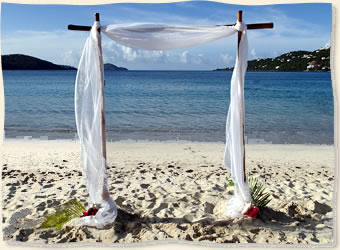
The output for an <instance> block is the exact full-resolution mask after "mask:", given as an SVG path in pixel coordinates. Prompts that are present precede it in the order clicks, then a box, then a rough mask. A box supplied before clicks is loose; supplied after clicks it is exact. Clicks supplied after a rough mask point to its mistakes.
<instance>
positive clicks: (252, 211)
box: [244, 207, 260, 219]
mask: <svg viewBox="0 0 340 250" xmlns="http://www.w3.org/2000/svg"><path fill="white" fill-rule="evenodd" d="M259 212H260V210H259V209H258V208H257V207H250V208H249V209H248V210H247V212H245V213H244V215H247V216H249V217H251V218H253V219H256V217H257V215H258V214H259Z"/></svg>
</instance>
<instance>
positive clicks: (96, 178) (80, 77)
mask: <svg viewBox="0 0 340 250" xmlns="http://www.w3.org/2000/svg"><path fill="white" fill-rule="evenodd" d="M99 27H100V28H101V32H102V33H104V34H105V35H107V36H108V37H109V38H111V39H112V40H114V41H115V42H117V43H119V44H121V45H124V46H128V47H133V48H136V49H143V50H171V49H179V48H185V47H191V46H195V45H200V44H204V43H208V42H210V41H214V40H217V39H221V38H224V37H227V36H230V35H232V34H234V33H236V32H238V31H241V32H242V38H241V41H240V44H239V53H236V63H235V67H234V71H233V74H232V79H231V85H230V105H229V110H228V116H227V122H226V147H225V155H224V165H225V167H226V168H227V170H228V171H230V172H231V175H232V180H233V182H234V187H235V193H234V196H233V197H232V198H231V199H230V200H229V201H228V202H227V208H226V215H227V216H232V217H237V216H241V215H242V214H243V210H245V209H246V208H247V207H248V206H249V204H250V191H249V187H248V184H247V182H244V180H243V179H244V174H243V152H244V145H243V128H242V120H244V94H243V90H244V77H245V72H246V69H247V53H248V44H247V26H246V25H245V24H244V23H242V22H237V23H236V24H235V25H233V26H172V25H165V24H144V23H136V24H123V25H120V24H119V25H118V24H115V25H107V26H100V23H99V22H97V21H96V22H95V23H94V25H93V26H92V29H91V31H90V35H89V37H88V38H87V40H86V43H85V46H84V49H83V52H82V56H81V58H80V63H79V66H78V71H77V77H76V84H75V117H76V124H77V131H78V136H79V141H80V145H81V166H82V168H83V171H84V173H85V179H86V185H87V189H88V192H89V196H90V201H91V202H92V203H93V204H97V205H99V206H100V208H99V211H98V213H97V214H96V215H95V216H90V217H93V218H87V219H83V218H81V219H82V220H80V221H79V224H80V225H90V226H96V227H103V226H105V225H107V224H110V223H112V222H113V221H114V220H115V218H116V216H117V209H116V206H115V203H114V202H113V200H112V199H111V198H109V199H106V200H103V198H102V193H103V190H108V183H107V182H108V181H107V172H106V171H107V170H106V160H105V159H104V157H103V155H102V139H101V104H102V98H103V97H102V93H101V86H102V84H103V61H102V54H101V49H100V46H99V44H100V39H101V37H100V33H99V31H98V28H99Z"/></svg>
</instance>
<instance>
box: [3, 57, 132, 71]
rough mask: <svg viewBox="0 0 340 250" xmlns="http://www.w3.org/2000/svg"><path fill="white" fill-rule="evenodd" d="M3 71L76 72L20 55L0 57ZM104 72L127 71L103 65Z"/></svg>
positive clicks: (73, 68)
mask: <svg viewBox="0 0 340 250" xmlns="http://www.w3.org/2000/svg"><path fill="white" fill-rule="evenodd" d="M1 61H2V69H3V70H77V68H75V67H72V66H67V65H58V64H54V63H51V62H49V61H46V60H42V59H39V58H36V57H33V56H27V55H22V54H12V55H2V56H1ZM104 70H128V69H126V68H123V67H118V66H116V65H113V64H111V63H106V64H104Z"/></svg>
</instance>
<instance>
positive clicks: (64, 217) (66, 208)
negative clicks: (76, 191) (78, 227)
mask: <svg viewBox="0 0 340 250" xmlns="http://www.w3.org/2000/svg"><path fill="white" fill-rule="evenodd" d="M85 211H86V208H85V207H84V206H83V205H82V204H81V203H80V202H79V201H77V200H75V199H73V200H70V201H68V202H66V203H65V204H63V205H61V207H60V208H59V209H56V212H55V213H53V214H48V215H47V216H45V218H44V222H43V223H42V224H41V228H51V227H55V228H57V229H60V228H61V227H62V226H63V225H64V224H65V223H66V222H68V221H70V220H72V219H73V218H76V217H80V216H82V215H83V212H85Z"/></svg>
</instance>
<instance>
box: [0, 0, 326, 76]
mask: <svg viewBox="0 0 340 250" xmlns="http://www.w3.org/2000/svg"><path fill="white" fill-rule="evenodd" d="M237 10H243V19H244V21H245V22H246V23H259V22H274V29H269V30H251V31H249V32H248V38H249V41H248V43H249V56H248V58H249V60H252V59H255V58H268V57H275V56H278V55H280V54H282V53H286V52H289V51H294V50H316V49H318V48H321V47H323V46H324V45H325V44H327V43H328V42H329V40H330V38H331V23H332V5H331V4H327V3H321V4H315V3H309V4H280V5H264V6H247V5H231V4H224V3H216V2H204V1H188V2H179V3H164V4H142V3H137V4H136V3H132V4H127V3H126V4H108V5H91V6H77V5H29V4H9V3H2V5H1V51H2V54H3V55H6V54H14V53H20V54H26V55H31V56H35V57H39V58H42V59H45V60H49V61H52V62H54V63H57V64H66V65H72V66H77V65H78V62H79V58H80V55H81V51H82V48H83V45H84V43H85V40H86V37H87V35H88V33H87V32H80V31H69V30H67V25H68V24H81V25H92V24H93V21H94V17H93V15H94V13H95V12H99V13H100V15H101V23H102V24H103V25H106V24H114V23H132V22H153V23H168V24H185V25H216V24H231V23H234V22H235V21H236V15H237ZM236 39H237V38H236V36H235V37H228V38H224V39H220V40H218V41H214V42H211V43H209V44H205V45H200V46H196V47H193V48H190V49H178V50H173V51H166V52H165V51H164V52H163V51H142V50H136V49H131V48H127V47H124V46H121V45H118V44H116V43H115V42H113V41H112V40H110V39H109V38H107V37H105V35H103V40H102V47H103V54H104V56H103V57H104V62H109V63H113V64H115V65H118V66H123V67H127V68H129V69H136V70H152V69H153V70H175V69H181V70H211V69H215V68H222V67H228V66H232V65H233V64H234V62H235V53H236Z"/></svg>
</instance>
